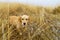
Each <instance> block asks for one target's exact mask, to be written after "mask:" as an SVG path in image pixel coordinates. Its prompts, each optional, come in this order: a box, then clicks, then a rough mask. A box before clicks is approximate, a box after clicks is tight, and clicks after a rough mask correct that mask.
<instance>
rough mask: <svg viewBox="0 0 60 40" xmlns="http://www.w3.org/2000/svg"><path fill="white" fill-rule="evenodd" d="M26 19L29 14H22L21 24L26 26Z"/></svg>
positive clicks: (27, 19)
mask: <svg viewBox="0 0 60 40" xmlns="http://www.w3.org/2000/svg"><path fill="white" fill-rule="evenodd" d="M28 21H29V16H28V15H22V16H21V22H22V26H26V25H27V23H28Z"/></svg>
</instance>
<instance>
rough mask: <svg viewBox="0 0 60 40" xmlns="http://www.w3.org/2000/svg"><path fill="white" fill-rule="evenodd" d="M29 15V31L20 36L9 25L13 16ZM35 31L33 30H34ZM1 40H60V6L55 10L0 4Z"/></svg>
mask: <svg viewBox="0 0 60 40" xmlns="http://www.w3.org/2000/svg"><path fill="white" fill-rule="evenodd" d="M23 14H26V15H29V16H30V17H31V22H30V23H29V25H28V27H27V30H26V31H23V30H24V29H23V30H22V32H21V33H22V35H19V33H18V32H17V30H16V28H14V26H10V25H9V19H8V18H9V16H11V15H16V16H19V15H23ZM32 29H33V30H32ZM0 40H60V6H59V7H56V8H54V9H52V8H47V7H46V8H44V7H36V6H28V5H23V4H15V3H13V4H9V7H8V4H6V3H5V4H0Z"/></svg>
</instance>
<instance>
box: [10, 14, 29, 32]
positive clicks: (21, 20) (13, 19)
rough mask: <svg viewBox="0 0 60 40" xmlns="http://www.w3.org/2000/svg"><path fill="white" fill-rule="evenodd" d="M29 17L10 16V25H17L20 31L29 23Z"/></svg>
mask: <svg viewBox="0 0 60 40" xmlns="http://www.w3.org/2000/svg"><path fill="white" fill-rule="evenodd" d="M28 19H29V16H27V15H22V16H10V17H9V24H11V25H15V26H16V28H17V30H18V31H19V28H20V25H21V24H22V27H24V26H26V25H27V23H28Z"/></svg>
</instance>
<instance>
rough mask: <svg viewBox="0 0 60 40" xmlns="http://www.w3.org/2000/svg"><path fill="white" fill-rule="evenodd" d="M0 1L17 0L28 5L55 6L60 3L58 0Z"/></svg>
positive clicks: (3, 0) (4, 0) (1, 0)
mask: <svg viewBox="0 0 60 40" xmlns="http://www.w3.org/2000/svg"><path fill="white" fill-rule="evenodd" d="M0 2H8V3H9V2H10V3H11V2H19V3H24V4H30V5H38V6H40V5H42V6H56V5H60V0H0Z"/></svg>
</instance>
